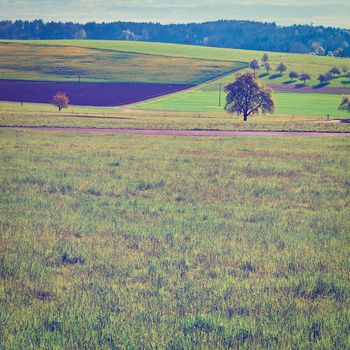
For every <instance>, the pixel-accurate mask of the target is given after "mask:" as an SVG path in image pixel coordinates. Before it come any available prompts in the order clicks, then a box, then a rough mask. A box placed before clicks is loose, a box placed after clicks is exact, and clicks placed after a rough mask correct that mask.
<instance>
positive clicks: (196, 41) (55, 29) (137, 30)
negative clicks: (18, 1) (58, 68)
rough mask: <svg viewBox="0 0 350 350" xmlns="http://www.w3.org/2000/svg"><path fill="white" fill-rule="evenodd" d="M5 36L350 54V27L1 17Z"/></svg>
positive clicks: (9, 37)
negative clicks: (48, 19) (45, 19)
mask: <svg viewBox="0 0 350 350" xmlns="http://www.w3.org/2000/svg"><path fill="white" fill-rule="evenodd" d="M0 38H1V39H100V40H102V39H104V40H132V41H151V42H165V43H177V44H192V45H203V46H212V47H225V48H236V49H246V50H264V51H275V52H292V53H309V54H315V55H328V56H338V57H350V30H349V29H340V28H332V27H323V26H313V25H292V26H278V25H277V24H276V23H261V22H254V21H238V20H219V21H216V22H205V23H189V24H160V23H136V22H120V21H119V22H112V23H96V22H89V23H86V24H79V23H72V22H67V23H63V22H47V23H46V22H44V21H42V20H34V21H22V20H16V21H0Z"/></svg>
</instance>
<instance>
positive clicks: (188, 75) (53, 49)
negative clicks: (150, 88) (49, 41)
mask: <svg viewBox="0 0 350 350" xmlns="http://www.w3.org/2000/svg"><path fill="white" fill-rule="evenodd" d="M243 65H244V64H242V63H239V62H232V61H223V60H208V59H197V58H183V57H168V56H163V55H151V54H143V53H135V52H126V51H117V50H105V49H100V48H84V47H80V46H75V45H73V44H71V45H68V43H67V45H66V46H62V45H43V44H40V45H35V44H30V43H27V42H21V43H15V42H2V41H0V77H1V79H19V80H23V79H24V80H49V81H50V80H51V81H78V79H79V76H80V78H81V79H82V81H89V82H91V81H92V82H144V83H163V84H176V83H177V84H199V83H202V82H205V81H207V80H209V79H212V78H215V77H217V76H220V75H222V74H225V73H227V72H231V71H233V70H235V69H238V68H240V67H242V66H243Z"/></svg>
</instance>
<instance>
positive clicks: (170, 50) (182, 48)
mask: <svg viewBox="0 0 350 350" xmlns="http://www.w3.org/2000/svg"><path fill="white" fill-rule="evenodd" d="M1 42H2V43H5V42H8V43H9V42H10V43H18V44H21V45H22V44H23V43H24V42H25V43H27V44H31V45H34V46H33V47H36V46H37V45H39V46H43V47H51V46H53V47H56V46H68V47H69V48H73V47H76V48H81V49H83V48H85V49H87V48H88V49H95V50H99V52H100V50H110V51H111V52H113V51H124V52H129V53H130V52H133V53H138V54H150V55H160V56H166V57H182V58H191V59H204V60H215V61H225V62H227V61H231V62H233V63H234V64H238V63H237V62H239V63H243V64H245V65H246V64H247V63H249V62H250V61H251V60H252V59H254V58H257V59H260V58H261V57H262V55H263V52H262V51H252V50H237V49H223V48H213V47H205V46H193V45H178V44H164V43H151V42H135V41H133V42H130V41H129V42H128V41H114V40H30V41H29V40H26V41H21V40H0V43H1ZM268 55H269V57H270V62H271V65H272V67H273V69H275V68H276V67H277V65H278V64H279V63H280V62H283V63H284V64H285V65H286V66H287V68H288V70H287V72H286V73H285V74H284V75H283V76H280V75H276V74H274V73H272V74H270V75H268V76H265V77H264V76H262V80H263V81H264V82H265V83H269V84H274V85H282V84H283V83H288V84H290V80H289V78H288V73H289V72H290V71H292V70H296V71H297V72H299V73H302V72H306V73H309V74H310V75H311V78H312V79H311V81H309V82H307V85H317V84H318V81H317V77H318V75H319V74H322V73H326V72H328V71H329V70H330V69H331V68H333V67H334V66H335V67H338V68H339V69H341V68H342V67H347V68H348V69H349V70H350V58H337V57H327V56H313V55H305V54H290V53H279V52H268ZM223 64H224V63H223ZM184 71H185V70H184V69H183V68H182V67H181V66H179V67H178V74H180V75H181V74H182V73H183V72H184ZM260 73H263V70H261V71H260ZM299 83H300V82H299ZM294 84H298V82H294ZM329 86H330V87H339V86H341V87H350V86H349V79H348V78H345V77H344V76H340V77H338V78H337V79H334V80H331V81H330V84H329Z"/></svg>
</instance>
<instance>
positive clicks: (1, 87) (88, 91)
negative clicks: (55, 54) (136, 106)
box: [0, 80, 193, 106]
mask: <svg viewBox="0 0 350 350" xmlns="http://www.w3.org/2000/svg"><path fill="white" fill-rule="evenodd" d="M191 86H193V85H191V84H152V83H78V82H76V83H72V82H42V81H40V82H39V81H18V80H0V101H9V102H21V101H22V102H34V103H50V102H51V100H52V97H53V95H55V94H56V93H57V92H58V91H62V92H65V93H66V94H67V96H69V99H70V103H71V104H73V105H81V106H121V105H125V104H129V103H135V102H139V101H143V100H147V99H149V98H153V97H157V96H162V95H166V94H169V93H171V92H176V91H180V90H184V89H187V88H189V87H191Z"/></svg>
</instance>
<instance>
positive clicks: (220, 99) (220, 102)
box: [219, 83, 221, 107]
mask: <svg viewBox="0 0 350 350" xmlns="http://www.w3.org/2000/svg"><path fill="white" fill-rule="evenodd" d="M220 106H221V83H220V85H219V107H220Z"/></svg>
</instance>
